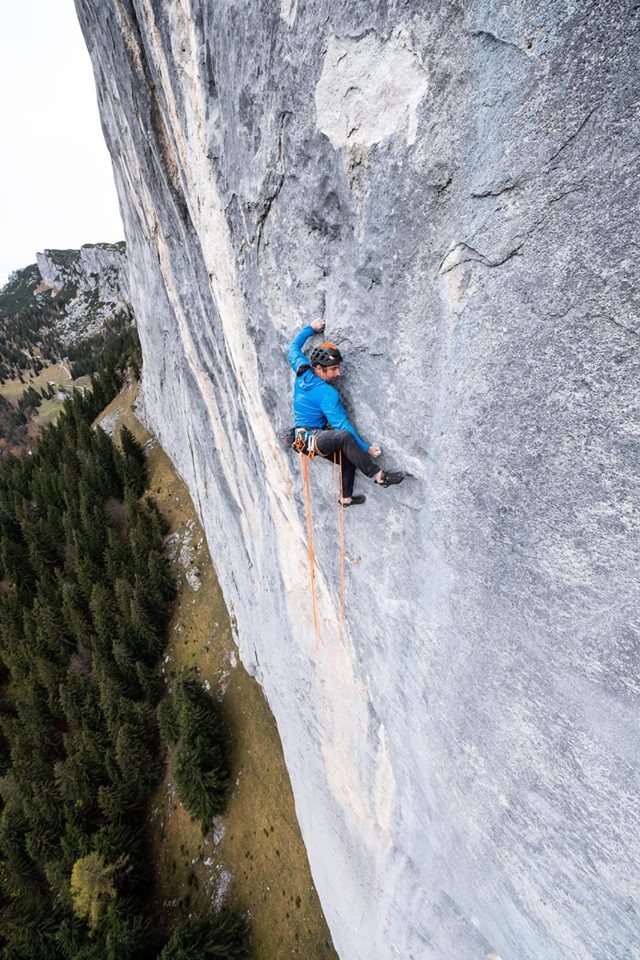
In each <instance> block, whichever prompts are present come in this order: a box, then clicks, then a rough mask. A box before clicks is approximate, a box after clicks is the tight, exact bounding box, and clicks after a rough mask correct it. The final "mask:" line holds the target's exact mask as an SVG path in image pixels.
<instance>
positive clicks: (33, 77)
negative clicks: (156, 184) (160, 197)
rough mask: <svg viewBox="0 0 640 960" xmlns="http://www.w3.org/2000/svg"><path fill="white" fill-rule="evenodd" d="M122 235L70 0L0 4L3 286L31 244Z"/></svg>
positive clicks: (30, 255)
mask: <svg viewBox="0 0 640 960" xmlns="http://www.w3.org/2000/svg"><path fill="white" fill-rule="evenodd" d="M122 239H124V232H123V229H122V222H121V220H120V212H119V208H118V199H117V196H116V190H115V186H114V183H113V174H112V172H111V160H110V158H109V154H108V152H107V148H106V146H105V143H104V139H103V136H102V130H101V128H100V120H99V117H98V106H97V103H96V93H95V84H94V81H93V71H92V69H91V62H90V60H89V54H88V53H87V48H86V46H85V43H84V38H83V36H82V33H81V31H80V25H79V23H78V19H77V17H76V11H75V6H74V3H73V0H20V2H18V3H7V2H5V3H3V4H2V10H1V12H0V286H2V285H3V284H4V283H5V282H6V280H7V277H8V275H9V274H10V273H11V271H12V270H15V269H17V268H18V267H26V266H27V264H29V263H34V262H35V259H36V251H37V250H43V249H44V248H45V247H50V248H56V247H58V248H67V247H80V246H81V245H82V244H83V243H97V242H107V243H114V242H115V241H116V240H122Z"/></svg>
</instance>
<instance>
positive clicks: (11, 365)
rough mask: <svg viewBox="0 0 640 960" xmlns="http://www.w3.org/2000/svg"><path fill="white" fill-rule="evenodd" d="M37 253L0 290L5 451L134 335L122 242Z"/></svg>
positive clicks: (1, 441)
mask: <svg viewBox="0 0 640 960" xmlns="http://www.w3.org/2000/svg"><path fill="white" fill-rule="evenodd" d="M36 257H37V262H36V263H33V264H30V265H29V266H27V267H24V268H23V269H22V270H16V271H15V272H14V273H13V274H12V275H11V276H10V277H9V280H8V282H7V283H6V284H5V286H4V287H3V288H2V289H1V290H0V455H2V453H4V452H5V451H6V450H7V449H10V450H11V449H16V447H18V448H22V447H23V446H24V444H25V443H26V442H27V441H28V439H29V438H30V437H32V436H34V435H36V434H37V432H39V428H40V427H42V426H44V425H46V423H47V422H50V421H51V419H52V418H54V417H55V416H56V415H57V412H58V409H59V408H60V406H61V403H62V401H63V400H64V397H65V396H66V394H67V393H68V391H69V390H70V389H71V388H72V387H73V386H83V384H84V382H86V380H87V379H88V377H87V375H89V374H91V373H93V372H94V371H96V370H97V369H99V367H100V366H101V365H102V364H103V363H104V361H105V358H106V357H107V356H108V355H109V354H111V355H115V356H116V357H119V356H121V355H123V354H125V353H127V352H130V350H131V348H132V346H134V344H135V341H136V339H137V337H136V332H135V326H134V318H133V310H132V307H131V303H130V299H129V276H128V266H127V256H126V249H125V244H124V242H121V243H115V244H110V243H97V244H85V245H84V246H83V247H81V248H80V249H79V250H44V251H43V252H42V253H38V254H36ZM83 377H84V378H85V381H83V380H81V379H80V378H83Z"/></svg>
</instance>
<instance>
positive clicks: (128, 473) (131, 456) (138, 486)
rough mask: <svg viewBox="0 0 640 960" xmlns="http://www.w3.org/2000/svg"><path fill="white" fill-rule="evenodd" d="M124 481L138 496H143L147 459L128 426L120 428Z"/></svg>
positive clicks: (145, 483)
mask: <svg viewBox="0 0 640 960" xmlns="http://www.w3.org/2000/svg"><path fill="white" fill-rule="evenodd" d="M120 443H121V445H122V469H123V476H124V482H125V484H126V486H128V487H130V488H131V490H132V491H133V492H134V493H135V494H136V496H138V497H139V496H142V494H143V493H144V489H145V487H146V485H147V461H146V457H145V455H144V450H143V448H142V446H141V445H140V444H139V443H138V441H137V440H136V439H135V437H134V436H133V434H132V433H131V431H130V430H128V429H127V427H125V426H122V428H121V429H120Z"/></svg>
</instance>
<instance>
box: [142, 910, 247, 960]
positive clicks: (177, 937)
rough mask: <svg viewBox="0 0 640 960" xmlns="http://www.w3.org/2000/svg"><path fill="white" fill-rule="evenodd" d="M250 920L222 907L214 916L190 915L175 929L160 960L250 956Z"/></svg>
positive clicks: (223, 959) (228, 959)
mask: <svg viewBox="0 0 640 960" xmlns="http://www.w3.org/2000/svg"><path fill="white" fill-rule="evenodd" d="M248 939H249V938H248V931H247V921H246V919H245V917H244V916H243V915H242V914H239V913H232V912H231V911H229V910H223V911H222V912H221V913H219V914H217V915H214V916H211V917H190V918H189V919H188V920H185V921H184V922H183V923H181V924H180V925H179V926H177V927H176V929H175V930H174V931H173V934H172V936H171V939H170V940H169V942H168V943H167V945H166V946H165V947H164V949H163V950H162V952H161V953H160V956H159V960H209V958H211V960H213V958H215V960H242V958H243V957H247V956H248Z"/></svg>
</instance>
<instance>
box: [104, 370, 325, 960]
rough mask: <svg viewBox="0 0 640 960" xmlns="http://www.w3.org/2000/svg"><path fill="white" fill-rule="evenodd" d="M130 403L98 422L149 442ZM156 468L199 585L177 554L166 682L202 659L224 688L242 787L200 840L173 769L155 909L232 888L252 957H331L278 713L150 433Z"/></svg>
mask: <svg viewBox="0 0 640 960" xmlns="http://www.w3.org/2000/svg"><path fill="white" fill-rule="evenodd" d="M134 399H135V389H134V388H130V389H129V390H125V391H124V392H123V393H122V394H121V395H120V396H118V397H117V398H116V399H115V400H114V401H113V403H112V404H110V406H109V407H107V409H106V411H105V413H104V414H102V415H101V417H100V418H99V419H102V418H103V417H104V416H105V415H107V416H115V417H116V419H118V420H119V419H120V418H122V419H123V420H124V422H125V423H126V425H127V426H128V427H129V429H130V430H132V432H133V433H134V435H135V436H136V437H137V439H138V440H139V441H141V442H143V443H147V442H148V441H149V440H150V438H149V435H148V434H147V433H146V431H145V430H144V428H143V427H142V426H141V424H140V423H139V422H138V421H137V420H136V419H135V417H134V415H133V413H132V403H133V402H134ZM148 466H149V473H150V484H149V492H150V493H151V495H152V496H153V497H154V499H155V500H156V501H157V503H158V506H159V507H160V509H161V511H162V513H163V514H164V515H165V516H166V517H167V519H168V520H169V522H170V524H171V532H172V533H177V534H179V535H180V538H181V542H182V543H183V544H186V545H187V546H188V545H189V544H190V545H191V547H192V561H193V564H195V566H197V568H198V570H199V577H200V581H201V587H200V589H199V590H193V589H192V588H191V587H190V586H189V585H188V583H187V582H186V578H185V569H184V567H183V566H182V565H181V564H180V562H179V560H176V561H175V568H176V574H177V575H179V576H180V579H181V581H182V586H181V589H180V592H179V596H178V600H177V603H176V607H175V611H174V615H173V619H172V622H171V624H170V640H169V645H168V648H167V657H168V659H167V660H166V662H165V665H164V671H165V675H166V676H167V678H168V679H169V681H170V679H171V677H172V676H173V675H175V672H176V671H177V670H180V669H182V668H183V667H195V668H197V671H198V676H199V677H200V679H201V680H202V681H208V682H209V683H210V684H211V689H212V691H213V692H218V691H222V690H223V691H224V695H223V701H222V702H223V708H224V712H225V716H226V719H227V723H228V725H229V729H230V734H231V743H232V758H233V783H234V787H233V790H232V795H231V799H230V802H229V807H228V810H227V813H226V814H225V816H224V817H223V818H221V820H220V822H219V823H217V824H215V825H214V829H213V830H212V831H211V832H210V833H209V834H207V835H206V836H204V837H203V836H202V833H201V830H200V827H199V826H198V825H197V824H194V823H192V822H191V821H190V819H189V816H188V814H187V813H186V812H185V811H184V810H183V808H182V807H181V805H180V803H179V801H178V799H177V797H176V795H175V791H174V789H173V785H172V783H171V777H170V771H169V769H168V770H167V779H166V781H165V783H164V784H163V785H162V786H161V788H160V789H159V790H158V792H157V795H156V798H155V801H154V803H153V805H152V811H151V823H152V826H151V832H152V842H153V851H154V860H155V865H156V877H157V881H156V889H155V891H154V893H153V896H154V900H155V903H156V907H157V910H158V914H159V916H161V917H162V916H166V917H168V918H170V917H171V915H172V913H176V912H177V911H178V909H179V905H178V904H179V902H180V901H182V903H183V904H184V898H185V897H187V896H188V897H190V906H191V908H192V909H199V910H208V909H210V908H211V904H212V903H214V904H215V903H217V902H219V901H220V895H221V891H223V890H224V889H225V887H226V886H227V885H228V893H227V896H226V898H225V902H226V903H227V904H230V905H233V906H235V907H238V908H239V909H241V910H248V911H249V912H250V915H251V924H252V932H253V957H254V958H255V960H284V958H285V957H286V958H290V957H300V958H304V960H333V958H336V954H335V951H334V950H333V947H332V945H331V937H330V934H329V931H328V928H327V926H326V923H325V920H324V917H323V915H322V910H321V908H320V903H319V901H318V896H317V894H316V891H315V888H314V886H313V881H312V879H311V874H310V871H309V864H308V860H307V855H306V851H305V848H304V844H303V842H302V838H301V836H300V831H299V828H298V823H297V820H296V815H295V809H294V804H293V795H292V793H291V786H290V782H289V777H288V774H287V770H286V767H285V764H284V758H283V755H282V747H281V744H280V738H279V736H278V731H277V728H276V725H275V722H274V719H273V717H272V715H271V712H270V710H269V708H268V706H267V703H266V701H265V699H264V696H263V694H262V691H261V689H260V687H259V685H258V684H257V683H256V682H255V680H253V679H252V678H251V677H249V675H248V674H247V673H246V671H245V670H244V668H243V667H242V665H241V664H240V663H239V661H238V659H237V654H236V648H235V644H234V643H233V639H232V635H231V627H230V624H229V618H228V614H227V611H226V608H225V605H224V600H223V597H222V593H221V590H220V587H219V585H218V582H217V579H216V575H215V572H214V570H213V567H212V564H211V560H210V558H209V554H208V550H207V547H206V543H205V542H204V537H203V535H202V530H201V528H200V525H199V524H198V522H197V519H196V515H195V511H194V508H193V505H192V502H191V499H190V497H189V494H188V491H187V489H186V487H185V485H184V483H183V482H182V481H181V480H180V479H179V477H178V476H177V475H176V473H175V471H174V470H173V467H172V465H171V463H170V461H169V459H168V457H167V456H166V455H165V454H164V452H163V451H162V449H161V448H160V446H159V445H158V444H157V443H155V442H154V441H152V442H151V447H150V452H149V458H148ZM193 564H192V566H193Z"/></svg>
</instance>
